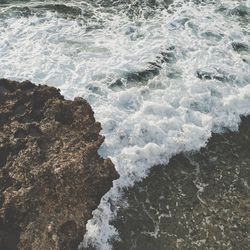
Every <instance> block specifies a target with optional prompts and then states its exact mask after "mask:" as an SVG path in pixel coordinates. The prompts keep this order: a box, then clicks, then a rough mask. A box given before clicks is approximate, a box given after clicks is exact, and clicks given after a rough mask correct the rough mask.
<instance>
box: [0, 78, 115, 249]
mask: <svg viewBox="0 0 250 250" xmlns="http://www.w3.org/2000/svg"><path fill="white" fill-rule="evenodd" d="M100 130H101V125H100V124H99V123H98V122H96V121H95V119H94V116H93V111H92V109H91V107H90V106H89V104H88V103H87V102H86V101H85V100H83V99H82V98H76V99H75V100H74V101H67V100H64V98H63V96H61V95H60V92H59V90H57V89H55V88H52V87H48V86H40V85H39V86H35V85H34V84H32V83H30V82H28V81H26V82H22V83H17V82H14V81H8V80H4V79H2V80H0V249H3V250H14V249H25V250H28V249H32V250H33V249H39V250H41V249H46V250H47V249H53V250H54V249H65V250H70V249H77V246H78V244H79V243H80V242H81V240H82V239H83V235H84V233H85V225H86V222H87V220H88V219H90V218H91V212H92V211H93V210H94V209H95V208H96V207H97V205H98V204H99V202H100V199H101V197H102V196H103V195H104V194H105V193H106V192H107V191H108V190H109V189H110V188H111V186H112V181H113V180H114V179H116V178H118V174H117V173H116V171H115V169H114V166H113V164H112V162H111V161H110V160H109V159H105V160H104V159H102V158H100V157H99V155H98V153H97V150H98V149H99V147H100V145H101V144H102V142H103V140H104V138H103V137H102V136H101V135H99V132H100Z"/></svg>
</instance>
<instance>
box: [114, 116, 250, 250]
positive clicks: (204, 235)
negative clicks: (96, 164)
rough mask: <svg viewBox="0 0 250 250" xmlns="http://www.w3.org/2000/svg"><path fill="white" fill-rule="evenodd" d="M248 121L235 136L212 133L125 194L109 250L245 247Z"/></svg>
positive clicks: (249, 238) (249, 235)
mask: <svg viewBox="0 0 250 250" xmlns="http://www.w3.org/2000/svg"><path fill="white" fill-rule="evenodd" d="M249 150H250V117H247V118H243V121H242V124H241V126H240V130H239V132H236V133H232V132H228V133H224V134H213V136H212V138H211V139H210V140H209V143H208V145H207V146H206V147H205V148H203V149H202V150H201V151H200V152H193V153H187V154H180V155H177V156H175V157H173V158H172V159H171V161H170V163H169V164H168V165H167V166H158V167H154V168H153V169H152V171H151V173H150V174H149V176H148V177H147V178H146V179H145V180H144V181H142V182H140V183H137V184H136V185H135V186H134V187H133V188H129V189H128V190H126V191H125V192H124V199H126V200H127V201H128V204H129V205H128V207H127V208H126V209H121V210H120V212H119V214H118V216H117V219H116V220H114V221H113V223H114V225H115V226H116V227H117V228H118V231H119V234H120V238H121V241H120V242H116V243H114V249H117V250H126V249H131V250H132V249H136V250H154V249H155V250H166V249H183V250H186V249H190V250H194V249H197V250H198V249H199V250H200V249H220V250H224V249H225V250H228V249H235V250H236V249H238V250H247V249H249V246H250V153H249V152H250V151H249Z"/></svg>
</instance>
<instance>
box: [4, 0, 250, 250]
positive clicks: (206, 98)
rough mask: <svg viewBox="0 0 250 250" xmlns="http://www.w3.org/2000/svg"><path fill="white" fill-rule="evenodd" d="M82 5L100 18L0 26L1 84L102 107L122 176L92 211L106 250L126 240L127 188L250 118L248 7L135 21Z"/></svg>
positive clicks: (224, 2) (187, 9) (98, 111)
mask: <svg viewBox="0 0 250 250" xmlns="http://www.w3.org/2000/svg"><path fill="white" fill-rule="evenodd" d="M72 2H73V1H72ZM161 2H162V1H157V3H158V4H160V3H161ZM27 4H28V3H27ZM83 4H84V6H85V5H86V6H87V7H88V11H89V12H91V13H92V14H91V15H89V16H88V17H84V18H82V17H79V18H78V17H77V18H68V16H67V17H61V16H60V15H59V16H58V15H56V14H55V13H54V11H50V10H49V8H47V9H46V10H44V12H42V14H41V13H39V15H37V14H32V15H28V16H22V15H21V16H20V15H13V16H11V15H10V16H8V17H6V16H5V17H4V18H0V76H1V77H7V78H13V79H18V80H22V79H29V80H32V81H34V82H36V83H47V84H50V85H53V86H56V87H59V88H61V90H62V92H63V94H64V95H65V96H66V97H67V98H73V97H74V96H78V95H82V96H84V97H85V98H86V99H87V100H88V101H89V102H90V103H91V105H92V106H93V108H94V111H95V116H96V118H97V120H99V121H100V122H101V123H102V126H103V130H102V133H103V134H104V135H105V137H106V140H105V143H104V144H103V146H102V148H101V149H100V154H101V155H102V156H104V157H107V156H108V157H110V158H111V159H112V161H113V162H114V163H115V166H116V169H117V171H118V172H119V174H120V176H121V177H120V179H119V180H116V181H114V187H113V188H112V189H111V190H110V191H109V192H108V193H107V194H106V195H105V196H104V197H103V198H102V201H101V204H100V206H99V208H98V209H97V210H95V211H94V212H93V219H92V220H90V221H89V222H88V224H87V233H86V235H85V240H84V243H83V245H84V246H85V247H87V245H88V244H93V245H94V246H95V248H97V249H104V250H106V249H110V248H111V241H110V240H111V237H114V236H118V233H117V232H116V229H115V228H114V227H113V226H112V225H111V224H110V221H111V220H112V218H113V217H114V216H115V215H116V212H117V209H119V206H121V205H123V203H122V201H121V200H120V198H121V194H122V188H124V187H127V186H130V185H133V184H134V183H135V182H136V181H139V180H140V179H142V178H145V177H146V176H147V173H148V171H149V169H150V168H151V167H152V166H153V165H156V164H166V163H167V162H168V161H169V159H170V158H171V157H172V156H173V155H175V154H177V153H179V152H181V151H189V150H198V149H200V148H201V147H203V146H205V144H206V142H207V140H208V138H209V137H210V135H211V132H223V130H224V129H231V130H236V129H237V128H238V123H239V121H240V115H247V114H249V113H250V108H249V107H250V88H249V86H250V85H249V81H250V65H249V60H248V59H249V51H248V49H247V46H249V44H250V34H249V32H248V30H249V22H246V19H247V18H248V16H247V14H246V15H245V14H244V13H245V12H247V11H249V1H243V2H242V3H240V4H239V3H238V1H229V0H221V1H216V2H213V1H207V2H206V4H194V3H191V2H185V3H184V2H182V1H175V2H174V4H173V5H172V6H171V7H170V8H169V11H168V10H166V9H164V8H159V9H157V10H156V12H157V14H155V15H154V14H153V12H152V13H151V14H150V15H149V16H148V15H145V13H149V12H150V10H152V9H153V8H152V7H150V6H142V9H141V11H139V12H140V13H141V14H140V15H135V16H133V18H131V15H128V13H127V10H126V11H124V10H123V9H124V8H121V7H119V6H118V7H117V6H116V7H108V8H107V9H106V11H104V10H105V8H104V7H102V5H100V6H99V7H98V8H97V7H96V6H94V5H91V4H89V3H88V1H81V2H80V1H78V2H77V1H74V5H76V6H77V7H80V8H81V7H82V6H83ZM158 6H160V5H158ZM241 6H244V7H245V9H244V11H245V12H244V11H243V10H242V7H241ZM33 7H34V6H33ZM138 10H140V8H139V9H138ZM1 11H2V12H4V11H9V9H6V8H3V10H1ZM34 13H36V12H34ZM241 44H243V45H241ZM244 45H245V46H244Z"/></svg>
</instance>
